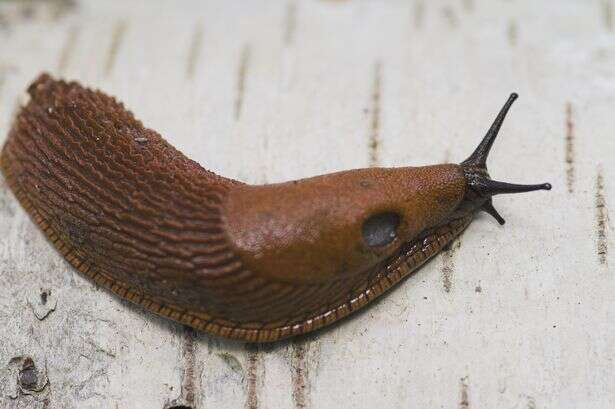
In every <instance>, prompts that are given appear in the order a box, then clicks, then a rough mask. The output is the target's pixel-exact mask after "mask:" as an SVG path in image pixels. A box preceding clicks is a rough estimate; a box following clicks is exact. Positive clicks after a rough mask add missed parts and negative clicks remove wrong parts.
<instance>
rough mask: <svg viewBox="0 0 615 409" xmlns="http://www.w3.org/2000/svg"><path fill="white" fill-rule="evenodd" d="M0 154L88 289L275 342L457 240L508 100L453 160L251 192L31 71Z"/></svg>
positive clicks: (17, 189) (499, 189)
mask: <svg viewBox="0 0 615 409" xmlns="http://www.w3.org/2000/svg"><path fill="white" fill-rule="evenodd" d="M28 92H29V94H30V101H29V102H28V103H27V105H25V106H24V107H23V108H22V109H21V111H20V113H19V114H18V116H17V118H16V119H15V123H14V125H13V127H12V129H11V131H10V133H9V136H8V139H7V141H6V144H5V146H4V148H3V150H2V153H1V155H0V168H1V169H2V172H3V174H4V176H5V178H6V180H7V183H8V185H9V186H10V187H11V189H12V191H13V192H14V194H15V196H16V197H17V198H18V199H19V201H20V202H21V204H22V205H23V207H24V208H25V209H26V210H27V211H28V213H29V214H30V216H31V217H32V218H33V220H34V221H35V222H36V223H37V224H38V225H39V226H40V227H41V229H42V230H43V231H44V232H45V233H46V235H47V237H48V238H49V239H50V241H51V242H52V243H54V245H55V246H56V247H57V249H58V250H59V251H60V252H61V254H62V255H63V256H64V257H65V258H66V259H67V260H68V261H69V262H70V263H71V264H72V265H73V266H75V267H76V268H77V269H79V270H80V271H81V272H82V273H84V274H85V275H87V276H89V277H91V278H92V279H93V280H94V281H95V282H96V283H98V284H100V285H102V286H104V287H107V288H109V289H110V290H111V291H113V292H114V293H116V294H118V295H119V296H121V297H122V298H125V299H128V300H130V301H133V302H135V303H137V304H139V305H142V306H144V307H145V308H146V309H148V310H150V311H153V312H155V313H157V314H160V315H163V316H166V317H169V318H171V319H173V320H176V321H179V322H182V323H184V324H187V325H190V326H192V327H194V328H197V329H202V330H205V331H208V332H210V333H213V334H216V335H220V336H225V337H230V338H238V339H243V340H247V341H259V342H264V341H275V340H278V339H282V338H286V337H289V336H292V335H297V334H301V333H305V332H309V331H312V330H314V329H317V328H320V327H322V326H325V325H327V324H330V323H332V322H334V321H337V320H338V319H340V318H342V317H344V316H346V315H348V314H350V313H351V312H353V311H355V310H357V309H359V308H361V307H362V306H364V305H365V304H367V303H368V302H369V301H371V300H373V299H374V298H375V297H377V296H379V295H380V294H381V293H383V292H384V291H385V290H387V289H388V288H389V287H391V286H392V285H393V284H395V283H397V282H398V281H399V280H401V279H402V278H403V277H405V276H407V275H408V274H409V273H410V272H411V271H413V270H414V269H416V268H417V267H419V266H420V265H421V264H423V263H424V262H425V261H426V260H428V259H429V258H430V257H432V256H433V255H434V254H437V253H438V252H439V251H440V250H441V249H442V248H443V247H444V246H445V245H446V244H447V243H449V242H450V241H451V240H452V239H453V238H454V237H456V236H457V235H458V234H460V233H461V232H462V231H463V229H464V228H465V227H466V226H467V225H468V224H469V223H470V221H471V220H472V216H473V214H474V213H475V212H476V211H477V210H485V211H487V212H489V213H490V214H492V215H494V217H496V219H498V221H500V222H501V223H503V219H501V217H500V216H499V215H498V214H497V212H496V211H495V209H494V208H493V206H492V205H491V196H492V195H493V194H496V193H512V192H518V191H530V190H536V189H549V188H550V185H548V184H543V185H512V184H507V183H502V182H495V181H493V180H491V179H490V178H489V175H488V173H487V169H486V165H485V160H486V157H487V154H488V152H489V149H490V148H491V144H492V143H493V140H494V138H495V136H496V135H497V132H498V130H499V128H500V126H501V124H502V121H503V119H504V116H505V114H506V112H507V110H508V108H509V107H510V104H511V103H512V101H513V100H514V99H515V97H516V95H514V94H513V96H511V98H510V99H509V101H508V102H507V104H506V105H505V107H504V108H503V109H502V111H501V112H500V115H499V116H498V118H497V119H496V121H495V122H494V124H493V125H492V127H491V129H490V130H489V132H488V133H487V135H486V136H485V139H484V140H483V142H482V143H481V145H479V147H478V148H477V149H476V151H475V152H474V154H473V155H472V156H471V157H470V158H468V159H467V160H466V161H465V162H463V163H462V164H460V165H456V164H443V165H434V166H424V167H403V168H369V169H358V170H352V171H345V172H338V173H333V174H328V175H322V176H317V177H313V178H308V179H302V180H297V181H292V182H286V183H278V184H270V185H262V186H251V185H246V184H243V183H241V182H238V181H234V180H231V179H227V178H224V177H221V176H218V175H215V174H213V173H212V172H209V171H207V170H205V169H203V168H202V167H201V166H199V165H198V164H197V163H196V162H194V161H192V160H190V159H188V158H186V157H185V156H184V155H182V154H181V153H180V152H178V151H177V150H175V149H174V148H173V147H172V146H171V145H169V144H168V143H167V142H166V141H165V140H164V139H163V138H162V137H161V136H160V135H158V134H157V133H156V132H154V131H152V130H150V129H146V128H144V127H143V125H142V124H141V123H140V122H139V121H138V120H136V119H135V118H134V117H133V115H132V114H131V113H130V112H128V111H127V110H125V109H124V107H123V106H122V105H121V104H120V103H118V102H116V101H115V100H114V99H113V98H111V97H108V96H106V95H105V94H103V93H101V92H98V91H92V90H89V89H86V88H83V87H81V86H80V85H79V84H77V83H75V82H70V83H67V82H63V81H56V80H54V79H52V78H51V77H49V76H48V75H42V76H40V77H39V78H38V79H37V80H36V81H35V82H34V83H33V84H32V85H31V86H30V88H29V89H28Z"/></svg>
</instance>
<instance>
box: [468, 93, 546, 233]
mask: <svg viewBox="0 0 615 409" xmlns="http://www.w3.org/2000/svg"><path fill="white" fill-rule="evenodd" d="M517 97H518V95H517V94H516V93H512V94H511V95H510V97H509V98H508V101H506V103H505V104H504V106H503V107H502V109H501V110H500V113H499V114H498V116H497V117H496V118H495V120H494V121H493V124H492V125H491V127H490V128H489V130H488V131H487V134H486V135H485V136H484V138H483V140H482V141H481V142H480V144H479V145H478V146H477V147H476V149H475V150H474V152H473V153H472V154H471V155H470V156H469V157H468V158H467V159H466V160H464V161H463V162H461V167H462V169H463V173H464V176H465V178H466V182H467V184H468V190H467V192H466V195H465V198H464V200H463V202H462V205H461V207H462V209H463V210H465V211H473V210H476V209H478V210H482V211H484V212H486V213H489V214H490V215H491V216H493V217H494V218H495V219H496V220H497V221H498V223H500V224H504V223H505V220H504V218H503V217H502V216H500V214H499V213H498V212H497V210H495V208H494V207H493V202H492V200H491V197H492V196H494V195H497V194H502V193H522V192H531V191H534V190H551V184H550V183H541V184H536V185H519V184H514V183H506V182H498V181H495V180H493V179H491V177H490V176H489V172H488V171H487V157H488V156H489V151H490V150H491V147H492V146H493V142H494V141H495V138H496V137H497V135H498V132H499V131H500V128H501V127H502V123H503V122H504V118H506V114H507V113H508V110H509V109H510V107H511V105H512V104H513V102H515V100H516V99H517ZM462 209H460V210H462Z"/></svg>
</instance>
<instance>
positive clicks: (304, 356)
mask: <svg viewBox="0 0 615 409" xmlns="http://www.w3.org/2000/svg"><path fill="white" fill-rule="evenodd" d="M614 8H615V1H611V0H586V1H582V0H578V1H573V0H559V1H533V0H448V1H445V0H441V1H440V0H435V1H434V0H404V1H392V0H391V1H384V0H382V1H380V0H364V1H359V0H347V1H332V0H330V1H325V0H295V1H293V0H288V1H271V0H260V1H256V0H250V1H223V0H219V1H196V0H194V1H171V0H166V1H164V0H157V1H153V0H148V1H146V0H140V1H134V0H132V1H120V0H114V1H96V0H87V1H86V0H73V1H69V0H55V1H7V0H0V143H1V142H2V141H3V140H4V138H5V137H6V134H7V132H8V129H9V127H10V121H11V118H12V116H13V115H14V112H15V110H16V109H17V107H18V106H19V103H20V100H21V98H22V95H23V91H24V90H25V88H26V87H27V85H28V84H29V82H30V81H31V80H33V79H34V78H35V76H36V75H37V74H38V73H40V72H41V71H43V70H45V71H48V72H50V73H52V74H54V75H57V76H62V77H66V78H69V79H78V80H80V81H82V82H83V83H85V84H88V85H90V86H92V87H97V88H101V89H103V90H105V91H106V92H108V93H110V94H112V95H116V96H117V97H119V98H120V99H121V100H123V101H124V102H125V103H126V105H127V106H128V107H129V108H131V109H132V110H133V111H134V112H135V114H136V115H137V117H139V118H140V119H142V120H143V122H144V123H145V124H146V125H147V126H149V127H151V128H154V129H156V130H158V131H160V132H161V133H162V135H164V136H165V137H166V138H167V139H168V140H169V141H170V142H171V143H172V144H174V145H175V146H177V147H178V148H179V149H181V150H182V151H183V152H185V153H186V154H187V155H188V156H190V157H192V158H194V159H195V160H197V161H199V162H200V163H201V164H203V165H204V166H205V167H207V168H210V169H212V170H213V171H215V172H218V173H222V174H224V175H226V176H229V177H234V178H237V179H240V180H243V181H246V182H252V183H263V182H274V181H282V180H288V179H292V178H299V177H304V176H310V175H315V174H320V173H325V172H330V171H335V170H341V169H347V168H357V167H365V166H373V165H377V166H402V165H410V164H411V165H422V164H429V163H438V162H443V161H453V162H458V161H460V160H463V159H464V158H465V157H466V156H467V155H468V154H469V153H470V152H471V151H472V150H473V148H474V147H475V145H476V144H477V143H478V141H479V139H480V137H481V136H482V135H483V134H484V131H485V130H486V129H487V127H488V126H489V124H490V123H491V121H492V119H493V117H494V116H495V114H496V113H497V111H498V110H499V108H500V106H501V105H502V104H503V103H504V101H505V99H506V98H507V97H508V94H509V93H510V92H512V91H517V92H519V94H520V96H521V97H520V99H519V101H518V102H517V103H516V104H515V106H514V107H513V109H512V112H511V114H510V116H509V119H508V121H507V123H506V124H505V126H504V127H503V129H502V134H501V138H500V140H499V141H498V142H497V144H496V146H495V148H494V151H493V153H492V156H491V158H490V170H491V174H492V175H493V176H494V178H496V179H501V180H507V181H512V182H526V183H531V182H543V181H550V182H551V183H552V184H553V186H554V189H553V190H552V191H551V192H538V193H533V194H527V195H517V196H500V197H498V198H497V199H496V200H495V204H496V207H498V209H499V210H500V212H501V213H502V215H503V216H504V217H505V218H506V219H507V222H508V223H507V224H506V226H505V227H500V226H499V225H498V224H497V223H495V221H494V220H493V219H491V218H489V217H486V216H483V215H481V216H478V217H477V219H476V220H475V222H474V223H473V224H472V225H471V226H470V228H469V229H468V230H467V231H466V232H465V234H464V235H463V236H462V238H461V239H460V240H458V241H457V242H456V243H455V244H454V245H453V246H452V247H451V248H450V250H448V251H447V252H445V253H444V254H441V255H439V256H437V257H436V258H435V259H434V260H433V261H432V262H430V263H429V264H428V265H427V266H425V267H424V268H422V269H421V270H419V271H418V272H416V274H414V275H413V276H411V277H410V278H409V279H408V280H406V281H405V282H403V283H402V284H401V285H399V286H398V287H396V288H395V289H394V290H393V291H391V292H390V293H389V294H388V295H386V296H385V297H383V298H382V299H381V300H380V301H379V302H377V303H375V304H374V305H372V306H370V307H369V308H367V309H365V310H364V311H363V312H361V313H359V314H355V315H354V316H353V317H352V318H351V319H347V320H344V321H343V322H342V323H341V324H340V325H335V326H334V327H333V328H330V329H328V330H325V331H321V332H318V333H316V334H313V335H311V336H308V337H303V338H300V339H297V340H295V341H292V342H280V343H277V344H273V345H260V346H252V347H251V346H246V345H244V344H242V343H237V342H229V341H225V340H221V339H218V338H213V337H210V336H208V335H206V334H204V333H195V332H192V331H189V330H186V329H184V328H183V327H181V326H179V325H176V324H174V323H171V322H169V321H167V320H165V319H161V318H158V317H156V316H153V315H152V314H149V313H145V312H143V311H142V310H141V309H140V308H137V307H134V306H132V305H129V304H128V303H126V302H122V301H120V300H118V298H116V297H114V296H112V295H110V294H109V293H108V292H106V291H104V290H101V289H97V288H96V287H95V286H94V285H93V284H92V283H91V282H89V281H88V280H86V279H84V278H82V277H81V276H80V275H79V274H77V273H76V272H75V271H74V270H73V269H72V268H70V267H69V266H68V265H67V263H65V262H64V261H63V260H62V258H61V257H60V256H59V255H58V254H57V253H56V252H55V251H54V250H53V249H52V247H51V246H50V245H49V244H48V243H47V242H46V240H45V239H44V237H43V235H42V234H41V233H40V232H39V231H38V230H37V229H36V228H35V226H34V224H33V223H31V222H30V221H29V220H28V218H27V216H26V214H25V213H24V212H23V211H22V210H21V208H20V207H19V206H18V204H17V202H16V200H15V198H14V197H13V196H12V195H11V193H10V192H9V191H8V189H7V187H6V184H5V183H4V181H3V180H1V178H0V407H1V408H79V409H87V408H112V409H128V408H136V409H139V408H148V409H149V408H160V409H163V408H172V407H174V408H178V407H182V408H192V409H197V408H251V409H253V408H259V409H260V408H263V409H264V408H270V409H275V408H301V409H303V408H318V409H320V408H379V409H388V408H464V409H468V408H507V409H508V408H511V409H512V408H519V409H542V408H558V409H566V408H608V407H615V386H614V385H615V361H614V359H615V325H614V317H615V277H614V271H613V268H612V267H610V266H612V265H613V264H615V259H614V257H615V256H613V254H615V251H611V252H609V249H610V248H612V247H613V245H614V244H615V243H614V238H613V235H612V231H613V222H612V221H611V220H609V204H610V203H612V202H615V196H614V194H615V193H614V192H615V163H614V162H613V156H614V154H615V135H614V133H613V127H614V125H615V114H614V112H615V111H613V109H614V107H615V32H614V29H615V27H614V26H615V21H614V19H615V17H614V14H615V11H614ZM181 405H184V406H181Z"/></svg>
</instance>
